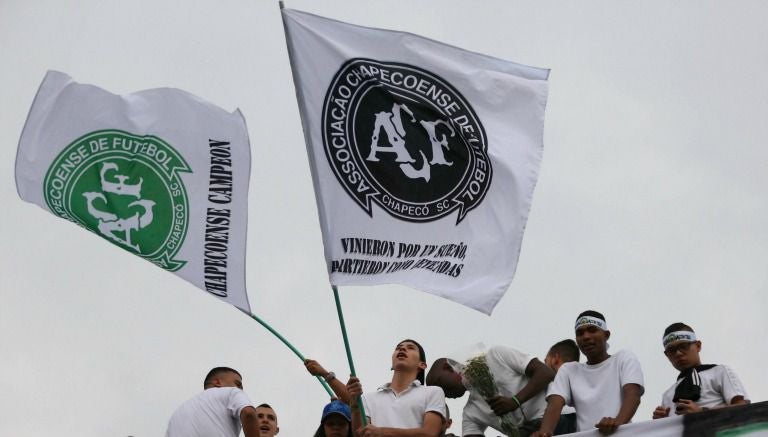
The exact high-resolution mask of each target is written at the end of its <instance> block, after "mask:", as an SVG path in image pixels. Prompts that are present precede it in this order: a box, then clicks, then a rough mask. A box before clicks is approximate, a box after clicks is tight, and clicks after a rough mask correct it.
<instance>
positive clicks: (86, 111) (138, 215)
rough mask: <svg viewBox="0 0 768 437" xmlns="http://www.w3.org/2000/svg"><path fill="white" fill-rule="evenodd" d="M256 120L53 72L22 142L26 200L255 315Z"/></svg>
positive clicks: (19, 179)
mask: <svg viewBox="0 0 768 437" xmlns="http://www.w3.org/2000/svg"><path fill="white" fill-rule="evenodd" d="M249 177H250V145H249V142H248V133H247V129H246V126H245V121H244V119H243V117H242V115H241V114H240V111H239V110H237V111H235V112H233V113H228V112H226V111H224V110H223V109H221V108H219V107H217V106H214V105H212V104H210V103H207V102H205V101H203V100H201V99H200V98H198V97H195V96H193V95H191V94H189V93H186V92H184V91H181V90H177V89H171V88H160V89H152V90H145V91H140V92H137V93H133V94H129V95H125V96H119V95H115V94H112V93H109V92H107V91H105V90H103V89H101V88H98V87H95V86H91V85H85V84H79V83H77V82H75V81H73V80H72V78H70V77H69V76H67V75H66V74H63V73H59V72H54V71H50V72H48V74H47V75H46V76H45V79H44V80H43V83H42V85H40V89H39V90H38V92H37V96H36V97H35V100H34V102H33V104H32V108H31V109H30V112H29V116H28V118H27V122H26V125H25V126H24V130H23V132H22V135H21V139H20V140H19V148H18V153H17V157H16V187H17V189H18V192H19V196H20V197H21V198H22V199H23V200H26V201H28V202H31V203H34V204H37V205H39V206H40V207H42V208H43V209H46V210H48V211H50V212H51V213H53V214H54V215H56V216H59V217H61V218H64V219H67V220H69V221H71V222H73V223H75V224H78V225H80V226H82V227H84V228H86V229H88V230H90V231H92V232H93V233H95V234H97V235H99V236H100V237H102V238H104V239H106V240H107V241H110V242H111V243H113V244H115V245H116V246H118V247H121V248H123V249H125V250H127V251H129V252H131V253H133V254H135V255H138V256H140V257H142V258H144V259H146V260H148V261H151V262H152V263H154V264H156V265H158V266H160V267H162V268H164V269H166V270H168V271H171V272H174V273H175V274H177V275H178V276H180V277H182V278H184V279H186V280H187V281H189V282H191V283H192V284H194V285H195V286H197V287H199V288H201V289H203V290H205V291H207V292H208V293H210V294H212V295H214V296H216V297H218V298H220V299H222V300H224V301H225V302H228V303H230V304H232V305H234V306H235V307H237V308H239V309H240V310H242V311H244V312H246V313H249V314H250V305H249V303H248V294H247V292H246V289H245V242H246V226H247V212H248V211H247V201H248V179H249Z"/></svg>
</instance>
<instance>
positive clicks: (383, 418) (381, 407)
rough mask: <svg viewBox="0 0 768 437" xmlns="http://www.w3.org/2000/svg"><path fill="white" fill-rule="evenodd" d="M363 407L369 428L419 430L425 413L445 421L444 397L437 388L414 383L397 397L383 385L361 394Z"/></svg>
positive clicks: (397, 394)
mask: <svg viewBox="0 0 768 437" xmlns="http://www.w3.org/2000/svg"><path fill="white" fill-rule="evenodd" d="M363 407H364V408H365V414H366V416H368V417H370V418H371V423H372V424H373V425H376V426H379V427H381V426H386V427H390V428H402V429H409V428H421V427H422V426H423V425H424V415H425V414H426V413H427V412H429V411H434V412H435V413H437V414H439V415H440V416H442V417H445V395H444V394H443V390H442V389H441V388H440V387H432V386H430V387H425V386H423V385H421V383H420V382H419V381H417V380H414V381H413V382H412V383H411V385H410V386H409V387H408V388H406V389H405V390H403V391H401V392H400V393H395V391H394V390H392V388H391V387H390V384H389V383H387V384H385V385H383V386H381V387H379V388H378V389H377V390H376V391H375V392H370V393H365V394H363Z"/></svg>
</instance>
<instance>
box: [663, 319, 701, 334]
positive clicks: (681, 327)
mask: <svg viewBox="0 0 768 437" xmlns="http://www.w3.org/2000/svg"><path fill="white" fill-rule="evenodd" d="M675 331H691V332H695V331H694V330H693V328H691V327H690V326H688V325H686V324H685V323H683V322H676V323H673V324H671V325H669V326H667V329H665V330H664V335H665V336H666V335H667V334H669V333H671V332H675Z"/></svg>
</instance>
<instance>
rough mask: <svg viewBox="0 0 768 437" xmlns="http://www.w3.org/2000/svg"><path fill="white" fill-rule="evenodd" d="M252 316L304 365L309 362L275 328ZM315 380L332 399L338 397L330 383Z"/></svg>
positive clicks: (319, 379) (254, 315)
mask: <svg viewBox="0 0 768 437" xmlns="http://www.w3.org/2000/svg"><path fill="white" fill-rule="evenodd" d="M250 316H251V318H252V319H253V320H255V321H257V322H259V323H260V324H261V326H263V327H265V328H267V331H269V332H271V333H272V335H274V336H275V337H277V338H278V339H279V340H280V341H282V342H283V344H284V345H286V346H288V349H290V350H291V351H293V353H294V354H296V356H297V357H299V359H300V360H301V362H302V363H303V362H304V361H306V360H307V359H306V358H304V355H302V354H301V352H299V350H298V349H296V348H295V347H293V345H292V344H291V343H289V342H288V340H286V339H285V337H283V336H282V335H280V333H279V332H277V331H275V329H274V328H272V327H271V326H269V324H268V323H267V322H265V321H264V320H262V319H261V318H260V317H259V316H257V315H256V314H253V313H251V314H250ZM315 378H317V380H318V382H320V385H322V386H323V388H324V389H325V391H326V392H328V395H329V396H330V397H332V398H334V397H336V394H334V393H333V390H331V388H330V387H328V383H327V382H325V380H324V379H323V378H321V377H320V376H315Z"/></svg>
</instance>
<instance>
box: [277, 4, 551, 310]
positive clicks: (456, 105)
mask: <svg viewBox="0 0 768 437" xmlns="http://www.w3.org/2000/svg"><path fill="white" fill-rule="evenodd" d="M283 22H284V24H285V32H286V38H287V41H288V51H289V55H290V58H291V64H292V68H293V75H294V82H295V85H296V93H297V96H298V100H299V108H300V112H301V116H302V123H303V127H304V135H305V139H306V143H307V152H308V155H309V161H310V164H311V168H312V176H313V181H314V186H315V194H316V196H317V205H318V211H319V216H320V225H321V228H322V233H323V241H324V245H325V256H326V260H327V263H328V270H329V275H330V280H331V283H333V284H336V285H347V284H349V285H352V284H354V285H372V284H384V283H399V284H404V285H408V286H411V287H414V288H416V289H419V290H423V291H427V292H429V293H433V294H436V295H439V296H443V297H445V298H448V299H451V300H453V301H456V302H459V303H462V304H464V305H467V306H470V307H472V308H475V309H477V310H479V311H482V312H484V313H488V314H490V312H491V311H492V310H493V308H494V306H495V305H496V303H497V302H498V301H499V299H501V297H502V295H503V294H504V292H505V291H506V290H507V288H508V287H509V284H510V282H511V281H512V277H513V276H514V273H515V269H516V267H517V260H518V256H519V253H520V246H521V243H522V238H523V231H524V229H525V223H526V220H527V218H528V211H529V209H530V207H531V198H532V196H533V189H534V186H535V184H536V179H537V177H538V173H539V165H540V162H541V155H542V134H543V128H544V126H543V124H544V108H545V105H546V100H547V77H548V75H549V70H546V69H540V68H533V67H527V66H524V65H520V64H515V63H512V62H508V61H504V60H501V59H497V58H493V57H490V56H485V55H481V54H478V53H472V52H469V51H466V50H462V49H459V48H456V47H452V46H448V45H446V44H442V43H439V42H436V41H432V40H429V39H426V38H423V37H419V36H416V35H412V34H408V33H403V32H394V31H387V30H380V29H371V28H366V27H360V26H355V25H351V24H347V23H342V22H339V21H335V20H330V19H327V18H322V17H318V16H315V15H312V14H307V13H304V12H299V11H294V10H289V9H284V10H283Z"/></svg>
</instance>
